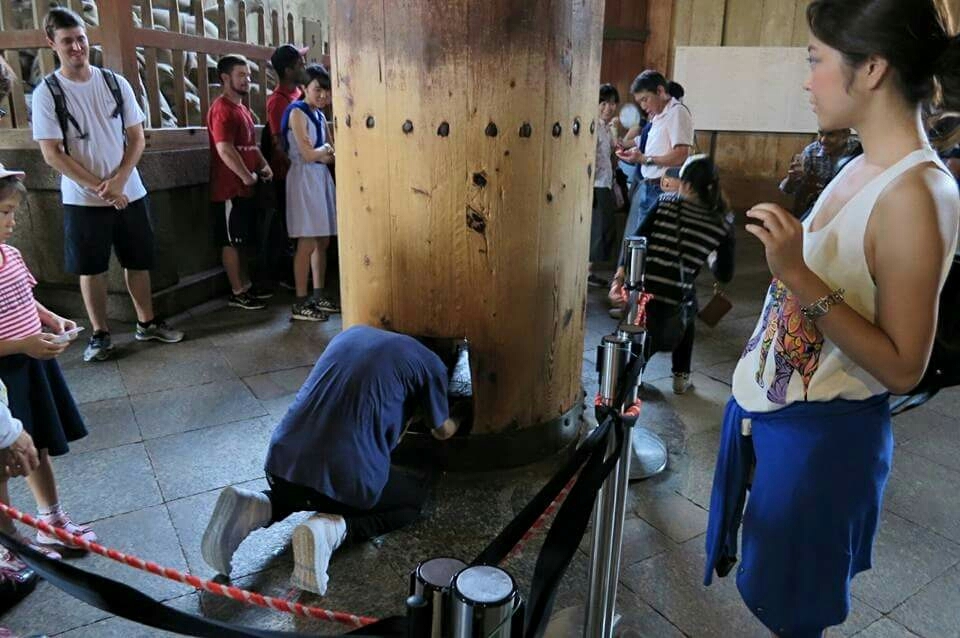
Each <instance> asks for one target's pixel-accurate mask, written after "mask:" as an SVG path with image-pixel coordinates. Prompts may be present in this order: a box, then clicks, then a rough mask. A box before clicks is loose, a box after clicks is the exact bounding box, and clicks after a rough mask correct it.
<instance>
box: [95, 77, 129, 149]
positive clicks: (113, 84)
mask: <svg viewBox="0 0 960 638" xmlns="http://www.w3.org/2000/svg"><path fill="white" fill-rule="evenodd" d="M100 71H101V72H102V74H103V81H104V82H106V84H107V88H108V89H110V93H111V94H113V99H114V101H115V102H116V103H117V106H116V108H115V109H113V113H111V114H110V117H119V118H120V131H121V133H122V134H123V145H124V146H126V145H127V124H126V122H125V121H124V117H123V92H122V91H121V90H120V83H119V82H118V81H117V74H116V73H114V72H113V71H111V70H110V69H100Z"/></svg>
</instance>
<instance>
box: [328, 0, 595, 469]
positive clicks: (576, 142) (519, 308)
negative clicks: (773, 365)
mask: <svg viewBox="0 0 960 638" xmlns="http://www.w3.org/2000/svg"><path fill="white" fill-rule="evenodd" d="M331 19H332V27H331V40H332V55H331V64H332V72H333V89H334V90H333V93H334V112H335V115H336V118H335V126H336V133H335V137H336V139H335V141H336V148H337V210H338V222H339V231H340V264H341V271H342V281H341V287H342V291H343V311H344V322H345V325H351V324H355V323H365V324H370V325H374V326H379V327H385V328H389V329H392V330H397V331H400V332H404V333H408V334H414V335H426V336H434V337H451V338H463V337H466V338H467V339H469V341H470V346H471V358H472V361H471V363H472V373H473V380H474V396H475V401H474V409H475V420H474V427H473V430H472V434H471V437H469V438H470V439H473V440H477V439H478V438H481V439H485V440H486V441H487V443H488V444H491V443H493V442H494V441H499V442H500V443H501V444H503V447H502V448H501V449H503V450H504V453H505V454H506V455H507V456H510V455H514V456H513V457H511V458H513V461H505V460H504V458H499V459H496V458H491V459H490V463H491V464H497V463H509V462H521V461H522V460H523V458H524V457H525V458H528V459H532V458H535V457H536V456H542V455H544V454H547V453H550V452H552V451H555V449H556V448H557V447H559V446H560V445H562V444H563V443H564V442H566V441H569V439H570V437H571V436H572V432H573V430H574V429H575V427H576V424H575V421H576V418H574V417H575V416H576V412H577V408H578V407H579V405H580V399H581V394H580V393H581V383H580V378H581V360H582V353H583V332H584V315H585V296H586V295H585V293H586V274H587V272H586V264H587V256H588V254H587V253H588V243H589V234H590V210H591V200H592V194H593V169H594V166H593V164H594V159H595V145H596V134H595V127H596V118H597V89H598V86H599V70H600V53H601V38H602V24H603V0H528V1H527V2H516V1H515V0H443V1H437V0H398V1H396V2H393V1H391V2H382V1H381V0H338V1H336V2H334V3H333V5H332V15H331ZM561 430H562V432H561ZM524 433H526V434H527V436H526V437H523V436H520V435H522V434H524ZM558 433H559V435H558ZM494 435H500V438H497V437H496V436H494ZM518 446H519V447H520V448H527V449H518ZM488 449H497V448H496V446H494V447H490V448H488ZM501 456H502V455H501Z"/></svg>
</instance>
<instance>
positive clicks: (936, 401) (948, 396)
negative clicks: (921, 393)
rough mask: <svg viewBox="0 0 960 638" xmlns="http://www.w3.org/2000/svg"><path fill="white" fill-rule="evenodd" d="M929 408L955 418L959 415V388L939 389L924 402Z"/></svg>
mask: <svg viewBox="0 0 960 638" xmlns="http://www.w3.org/2000/svg"><path fill="white" fill-rule="evenodd" d="M926 407H929V408H930V409H931V410H934V411H936V412H939V413H940V414H943V415H946V416H949V417H954V418H956V417H957V416H958V415H960V388H947V389H945V390H941V391H940V392H939V393H938V394H937V396H935V397H933V398H932V399H930V402H929V403H927V404H926Z"/></svg>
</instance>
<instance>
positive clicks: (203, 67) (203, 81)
mask: <svg viewBox="0 0 960 638" xmlns="http://www.w3.org/2000/svg"><path fill="white" fill-rule="evenodd" d="M193 16H194V20H195V21H196V23H197V25H198V31H197V33H198V34H200V33H203V30H202V25H203V0H193ZM198 37H199V36H198ZM197 93H199V94H200V95H199V97H200V125H201V126H204V125H206V123H207V111H209V110H210V69H208V68H207V54H206V53H203V52H202V51H198V52H197Z"/></svg>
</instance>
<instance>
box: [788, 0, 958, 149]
mask: <svg viewBox="0 0 960 638" xmlns="http://www.w3.org/2000/svg"><path fill="white" fill-rule="evenodd" d="M807 23H808V24H809V25H810V31H811V32H812V33H813V35H814V36H816V37H817V39H818V40H820V41H822V42H824V43H826V44H827V45H828V46H830V47H831V48H834V49H836V50H837V51H839V52H840V53H841V54H842V55H843V58H844V60H845V61H846V63H847V64H848V65H849V66H850V67H852V68H853V69H856V68H858V67H859V66H861V65H862V64H864V63H865V62H866V61H867V59H868V58H869V57H870V56H871V55H878V56H880V57H882V58H884V59H885V60H887V62H888V63H889V64H890V67H891V68H892V69H893V71H894V72H895V73H894V75H895V77H896V81H897V85H898V87H899V89H900V91H901V93H902V94H903V96H904V97H905V98H906V99H907V101H908V102H909V103H910V104H912V105H919V104H922V105H924V107H925V109H926V110H927V112H929V113H932V114H933V115H932V117H931V118H930V121H929V122H928V124H929V125H930V126H931V127H933V126H938V125H939V127H940V130H941V138H940V143H942V144H944V145H947V146H949V145H952V144H954V143H956V141H957V138H958V137H960V130H958V129H957V127H956V126H951V127H950V130H947V131H944V130H943V129H942V126H943V124H942V123H941V120H942V119H943V118H945V117H947V116H950V115H956V112H957V111H958V110H960V38H958V36H957V35H952V34H950V33H949V31H948V28H947V16H946V15H944V13H943V11H942V10H941V7H940V3H939V2H938V0H910V1H909V2H906V1H905V0H814V1H813V2H811V3H810V5H809V6H808V7H807ZM850 77H851V78H852V73H851V74H850Z"/></svg>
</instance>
